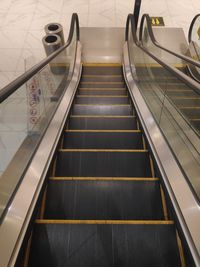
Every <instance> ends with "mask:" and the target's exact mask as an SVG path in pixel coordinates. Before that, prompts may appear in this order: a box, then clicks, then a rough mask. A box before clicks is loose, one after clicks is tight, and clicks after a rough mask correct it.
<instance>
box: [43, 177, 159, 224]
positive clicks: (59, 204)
mask: <svg viewBox="0 0 200 267" xmlns="http://www.w3.org/2000/svg"><path fill="white" fill-rule="evenodd" d="M52 196H53V197H52ZM44 218H45V219H62V220H162V219H164V214H163V207H162V201H161V194H160V186H159V181H158V180H155V179H154V180H153V179H152V180H148V179H146V180H142V179H141V180H140V181H138V180H136V181H134V180H133V181H126V180H125V181H123V180H121V181H112V180H108V181H100V180H99V181H98V180H97V181H94V180H93V181H89V180H85V181H83V180H81V181H78V180H76V181H74V180H72V181H67V180H62V179H61V180H58V179H55V180H50V182H49V185H48V191H47V198H46V209H45V217H44Z"/></svg>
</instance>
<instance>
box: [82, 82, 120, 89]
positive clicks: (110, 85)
mask: <svg viewBox="0 0 200 267" xmlns="http://www.w3.org/2000/svg"><path fill="white" fill-rule="evenodd" d="M79 87H81V88H124V87H125V83H124V82H82V81H81V82H80V85H79Z"/></svg>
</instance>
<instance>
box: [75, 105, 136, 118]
mask: <svg viewBox="0 0 200 267" xmlns="http://www.w3.org/2000/svg"><path fill="white" fill-rule="evenodd" d="M132 114H133V108H132V106H131V105H78V104H75V105H73V108H72V115H116V116H126V115H132Z"/></svg>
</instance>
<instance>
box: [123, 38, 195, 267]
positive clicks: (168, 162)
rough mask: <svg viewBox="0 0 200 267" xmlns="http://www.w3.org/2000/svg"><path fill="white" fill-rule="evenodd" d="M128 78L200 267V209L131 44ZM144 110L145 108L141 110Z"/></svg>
mask: <svg viewBox="0 0 200 267" xmlns="http://www.w3.org/2000/svg"><path fill="white" fill-rule="evenodd" d="M123 55H124V58H123V60H124V63H123V67H124V74H125V75H124V76H125V79H126V82H127V86H128V89H129V92H130V94H131V97H132V100H133V102H134V104H135V108H136V111H137V114H138V116H139V118H140V121H141V124H142V126H143V129H144V131H145V134H146V137H147V139H148V142H149V145H150V148H151V150H152V152H153V154H154V157H155V159H156V161H157V164H158V167H159V170H160V172H161V174H162V177H163V182H164V184H165V186H166V189H167V191H168V193H169V196H170V199H171V201H172V204H173V207H174V209H175V212H176V214H177V217H178V220H179V223H180V225H181V228H182V230H183V233H184V235H185V238H186V241H187V243H188V245H189V248H190V250H191V253H192V256H193V259H194V261H195V264H196V266H200V229H199V227H200V207H199V205H198V203H197V201H196V199H195V197H194V195H193V193H192V191H191V190H190V188H189V185H188V183H187V181H186V180H185V177H184V175H183V173H182V172H181V169H180V168H179V166H178V164H177V162H176V160H175V158H174V156H173V154H172V152H171V150H170V148H169V146H168V144H167V143H166V141H165V138H164V136H163V135H162V133H161V131H160V129H159V127H158V125H157V124H156V122H155V120H154V119H153V117H152V114H151V112H150V110H149V108H148V107H147V105H146V103H145V101H144V99H143V97H142V95H141V93H140V91H139V89H138V87H137V85H136V83H135V81H134V80H133V76H132V73H131V69H130V62H129V56H128V46H127V42H126V44H125V46H124V53H123ZM141 107H142V108H141Z"/></svg>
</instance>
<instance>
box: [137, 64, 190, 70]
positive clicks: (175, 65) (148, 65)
mask: <svg viewBox="0 0 200 267" xmlns="http://www.w3.org/2000/svg"><path fill="white" fill-rule="evenodd" d="M171 66H172V67H174V68H186V66H187V65H186V64H181V63H177V64H171ZM135 67H136V68H137V67H145V68H146V67H151V68H158V69H160V68H163V67H162V66H161V65H158V64H157V63H147V64H144V63H138V64H136V65H135Z"/></svg>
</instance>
